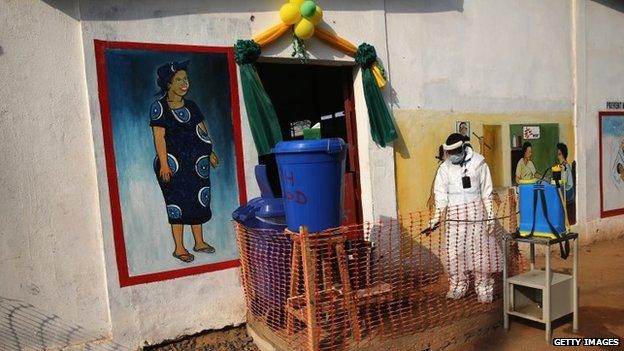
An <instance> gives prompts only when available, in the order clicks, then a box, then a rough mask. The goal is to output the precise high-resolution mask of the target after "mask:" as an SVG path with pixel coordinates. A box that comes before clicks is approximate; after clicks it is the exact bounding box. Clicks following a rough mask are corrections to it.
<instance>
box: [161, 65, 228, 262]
mask: <svg viewBox="0 0 624 351" xmlns="http://www.w3.org/2000/svg"><path fill="white" fill-rule="evenodd" d="M187 67H188V61H183V62H169V63H166V64H164V65H162V66H160V67H159V68H158V70H157V74H158V79H157V84H158V86H159V87H160V89H161V91H160V92H159V93H158V94H157V95H158V96H159V97H160V98H159V99H158V100H156V101H155V102H154V103H152V105H151V107H150V126H151V127H152V133H153V136H154V146H155V148H156V157H155V158H154V172H155V173H156V178H157V179H158V184H159V185H160V189H161V190H162V193H163V197H164V199H165V204H166V210H167V216H168V219H169V223H170V224H171V232H172V234H173V240H174V242H175V251H174V252H173V256H174V257H175V258H177V259H179V260H181V261H183V262H187V263H188V262H192V261H193V260H194V259H195V256H194V255H193V254H191V253H190V252H189V251H188V250H187V249H186V248H185V247H184V240H183V236H184V226H185V225H190V226H191V231H192V233H193V238H194V240H195V245H194V247H193V251H195V252H203V253H213V252H215V249H214V247H212V246H211V245H209V244H208V243H206V242H205V241H204V238H203V232H202V224H203V223H206V222H208V221H209V220H210V219H211V218H212V212H211V210H210V167H213V168H216V167H217V166H218V165H219V159H218V157H217V155H216V154H215V153H214V151H213V149H212V140H211V138H210V135H209V133H208V128H207V127H206V124H205V123H204V116H203V115H202V113H201V111H200V110H199V107H198V106H197V105H196V104H195V103H194V102H193V101H191V100H187V99H184V96H185V95H186V94H187V93H188V90H189V87H190V84H189V80H188V76H187Z"/></svg>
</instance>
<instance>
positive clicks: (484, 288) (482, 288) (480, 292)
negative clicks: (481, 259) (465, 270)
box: [475, 274, 494, 303]
mask: <svg viewBox="0 0 624 351" xmlns="http://www.w3.org/2000/svg"><path fill="white" fill-rule="evenodd" d="M475 292H476V293H477V301H479V302H481V303H491V302H492V301H494V279H493V278H490V276H489V275H488V274H477V275H475Z"/></svg>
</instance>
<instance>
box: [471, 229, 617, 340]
mask: <svg viewBox="0 0 624 351" xmlns="http://www.w3.org/2000/svg"><path fill="white" fill-rule="evenodd" d="M553 250H555V249H553ZM558 250H559V249H558V248H557V249H556V250H555V251H553V254H554V257H558V256H559V251H558ZM579 253H580V258H579V286H580V292H579V331H578V333H576V334H575V333H573V332H572V321H571V318H566V317H564V318H562V319H561V320H558V321H557V322H556V323H555V324H554V325H553V337H574V338H579V337H602V338H620V346H619V347H613V346H612V347H596V346H594V347H555V346H552V345H548V344H547V343H546V341H545V340H544V326H543V325H542V324H539V323H533V322H525V321H524V320H522V319H518V318H511V319H510V328H509V331H508V332H506V331H505V330H504V329H502V328H499V329H496V331H495V332H493V333H491V334H490V335H488V336H486V337H484V338H482V339H480V340H478V341H476V342H474V343H472V344H470V345H467V346H466V347H465V348H463V347H462V350H475V351H476V350H530V351H538V350H568V349H569V350H600V349H604V350H624V237H623V238H621V239H619V240H615V241H605V242H599V243H595V244H592V245H589V246H588V245H584V244H583V242H582V238H581V249H580V251H579ZM542 263H543V260H541V261H540V260H539V259H538V264H542ZM571 264H572V258H571V257H570V258H569V259H568V260H566V261H563V260H561V259H560V258H557V259H556V260H553V267H554V269H559V270H561V269H562V268H564V267H571Z"/></svg>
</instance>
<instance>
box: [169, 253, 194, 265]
mask: <svg viewBox="0 0 624 351" xmlns="http://www.w3.org/2000/svg"><path fill="white" fill-rule="evenodd" d="M173 257H175V258H177V259H178V260H180V261H182V262H184V263H190V262H193V260H194V259H195V256H193V254H191V253H189V252H188V251H186V253H183V254H181V255H177V254H176V253H175V252H174V253H173Z"/></svg>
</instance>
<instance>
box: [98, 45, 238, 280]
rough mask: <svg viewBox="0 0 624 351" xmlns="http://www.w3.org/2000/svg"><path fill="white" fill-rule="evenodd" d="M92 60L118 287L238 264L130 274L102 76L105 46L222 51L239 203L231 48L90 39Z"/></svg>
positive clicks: (232, 54) (235, 99) (107, 105)
mask: <svg viewBox="0 0 624 351" xmlns="http://www.w3.org/2000/svg"><path fill="white" fill-rule="evenodd" d="M94 45H95V59H96V69H97V82H98V94H99V99H100V114H101V118H102V134H103V138H104V155H105V159H106V174H107V177H108V193H109V197H110V199H109V200H110V205H111V216H112V222H113V239H114V245H115V259H116V262H117V271H118V275H119V285H120V286H121V287H125V286H130V285H137V284H145V283H151V282H157V281H162V280H168V279H175V278H180V277H185V276H189V275H195V274H200V273H206V272H214V271H219V270H223V269H229V268H234V267H238V266H240V260H238V259H235V260H230V261H223V262H217V263H211V264H205V265H201V266H193V267H189V268H181V269H175V270H169V271H163V272H156V273H150V274H143V275H137V276H130V275H129V272H128V260H127V257H126V244H125V239H124V233H123V223H122V213H121V202H120V199H119V186H118V182H117V167H116V163H115V150H114V146H113V129H112V123H111V114H110V105H109V96H108V81H107V79H106V60H105V52H106V49H136V50H157V51H168V52H176V51H180V52H193V53H222V54H226V55H227V60H228V71H229V75H230V105H231V114H232V115H231V118H232V126H233V136H234V147H235V153H236V178H237V182H238V200H239V202H240V203H241V204H244V203H246V202H247V195H246V186H245V171H244V164H243V145H242V135H241V120H240V105H239V96H238V79H237V73H236V64H235V62H234V50H233V48H231V47H212V46H197V45H175V44H151V43H134V42H119V41H102V40H94Z"/></svg>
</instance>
